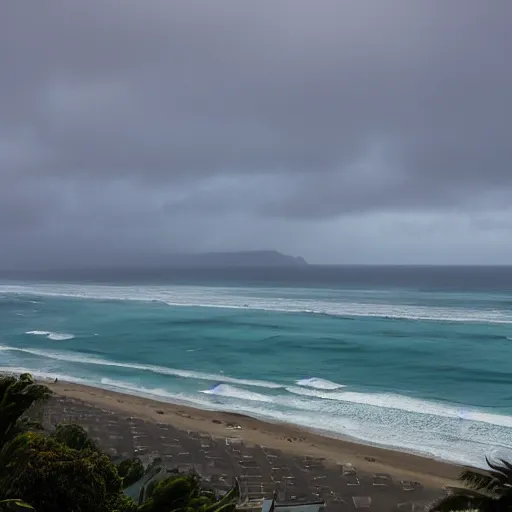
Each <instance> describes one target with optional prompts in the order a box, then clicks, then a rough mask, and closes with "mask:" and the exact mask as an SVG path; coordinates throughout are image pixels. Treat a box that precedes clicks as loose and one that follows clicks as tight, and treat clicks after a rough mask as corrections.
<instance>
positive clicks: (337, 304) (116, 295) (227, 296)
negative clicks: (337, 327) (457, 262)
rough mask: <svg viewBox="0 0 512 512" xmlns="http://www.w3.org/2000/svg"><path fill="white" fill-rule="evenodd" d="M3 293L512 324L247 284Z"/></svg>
mask: <svg viewBox="0 0 512 512" xmlns="http://www.w3.org/2000/svg"><path fill="white" fill-rule="evenodd" d="M0 294H11V295H12V294H15V295H29V296H47V297H69V298H76V299H93V300H117V301H139V302H158V303H162V304H167V305H170V306H182V307H209V308H226V309H245V310H247V309H249V310H263V311H277V312H285V313H309V314H322V315H328V316H334V317H379V318H389V319H408V320H429V321H442V322H479V323H495V324H512V312H510V310H509V309H508V308H507V309H503V308H502V309H482V308H480V309H476V308H471V307H454V306H446V307H443V306H435V305H417V304H407V303H406V304H402V303H383V302H371V301H370V302H369V300H371V299H370V298H369V297H365V296H364V295H360V296H355V297H354V296H346V297H339V298H337V300H335V301H332V300H325V299H323V298H321V297H317V298H303V297H297V296H289V297H260V296H256V295H254V294H251V293H250V291H249V290H248V289H244V288H221V287H194V286H137V287H135V286H119V285H117V286H115V285H64V284H60V285H44V284H40V285H32V286H28V285H0Z"/></svg>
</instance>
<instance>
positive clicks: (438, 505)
mask: <svg viewBox="0 0 512 512" xmlns="http://www.w3.org/2000/svg"><path fill="white" fill-rule="evenodd" d="M486 499H489V498H485V496H481V497H480V498H475V497H473V496H468V495H467V494H450V495H449V496H445V497H444V498H442V499H441V500H439V501H437V502H435V503H434V504H433V505H432V506H431V507H430V509H429V510H430V512H453V511H454V510H482V504H483V503H484V502H485V500H486Z"/></svg>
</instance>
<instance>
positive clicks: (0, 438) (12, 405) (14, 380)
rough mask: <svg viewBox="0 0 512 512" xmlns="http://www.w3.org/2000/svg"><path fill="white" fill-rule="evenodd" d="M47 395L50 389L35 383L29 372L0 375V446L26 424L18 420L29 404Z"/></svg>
mask: <svg viewBox="0 0 512 512" xmlns="http://www.w3.org/2000/svg"><path fill="white" fill-rule="evenodd" d="M48 396H50V390H49V389H48V388H47V387H46V386H43V385H40V384H35V382H34V379H33V378H32V375H30V374H29V373H24V374H22V375H20V377H16V376H14V375H4V376H0V448H1V447H2V446H3V444H4V443H6V442H7V441H8V440H9V439H12V438H13V437H14V436H15V435H17V434H18V433H19V431H20V429H21V428H22V427H23V426H26V425H23V423H21V422H19V420H20V418H21V417H22V416H23V414H25V412H27V410H28V409H29V408H30V406H31V405H32V404H33V403H34V402H37V401H38V400H43V399H45V398H47V397H48Z"/></svg>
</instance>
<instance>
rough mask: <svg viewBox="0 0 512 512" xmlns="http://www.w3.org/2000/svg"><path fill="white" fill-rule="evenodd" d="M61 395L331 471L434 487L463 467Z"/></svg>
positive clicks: (58, 391)
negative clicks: (344, 469)
mask: <svg viewBox="0 0 512 512" xmlns="http://www.w3.org/2000/svg"><path fill="white" fill-rule="evenodd" d="M45 384H47V385H48V386H49V387H50V388H51V389H52V390H53V391H54V393H55V395H56V396H57V397H62V398H64V399H70V400H72V401H73V402H75V403H77V401H78V402H81V403H83V404H88V405H91V406H93V407H96V408H98V409H101V410H107V411H111V412H112V413H115V414H117V415H119V416H123V417H126V418H135V419H138V420H142V421H144V422H147V423H153V424H155V425H156V424H158V425H169V426H172V427H173V428H174V429H177V430H179V431H184V432H191V431H193V432H198V433H202V434H205V435H209V436H211V438H212V439H216V440H225V439H230V438H236V439H237V440H239V441H243V442H244V443H246V444H248V445H259V446H261V447H266V448H268V449H271V450H277V451H280V452H283V454H287V455H290V456H298V457H311V458H315V459H319V460H323V464H324V465H325V466H326V467H330V468H340V467H341V466H342V465H343V464H347V463H349V464H352V465H353V466H354V467H357V469H358V471H361V472H363V473H368V474H376V473H385V474H388V475H390V476H391V477H392V478H393V479H396V480H397V481H400V480H413V481H417V482H420V483H421V484H422V485H423V486H425V487H427V488H430V489H441V488H442V487H443V486H445V485H450V484H453V483H454V481H455V480H456V478H457V475H458V474H459V472H460V470H461V468H460V467H459V466H456V465H453V464H450V463H446V462H442V461H437V460H432V459H428V458H426V457H421V456H417V455H412V454H408V453H403V452H399V451H395V450H389V449H384V448H378V447H373V446H367V445H363V444H359V443H356V442H354V441H352V440H343V439H335V438H330V437H327V436H324V435H319V434H317V433H313V432H311V431H308V430H306V429H303V428H300V427H297V426H295V425H289V424H283V423H269V422H265V421H261V420H258V419H254V418H250V417H248V416H243V415H239V414H232V413H224V412H215V411H205V410H200V409H196V408H192V407H188V406H184V405H179V404H170V403H166V402H160V401H154V400H150V399H146V398H140V397H137V396H132V395H126V394H121V393H116V392H113V391H105V390H102V389H98V388H93V387H88V386H83V385H78V384H70V383H65V382H59V383H51V384H48V383H46V382H45Z"/></svg>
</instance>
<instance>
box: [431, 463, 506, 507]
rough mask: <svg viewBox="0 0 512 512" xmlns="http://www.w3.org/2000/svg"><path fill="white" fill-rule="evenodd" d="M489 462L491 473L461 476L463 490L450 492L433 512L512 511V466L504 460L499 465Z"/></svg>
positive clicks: (470, 471) (463, 474) (469, 473)
mask: <svg viewBox="0 0 512 512" xmlns="http://www.w3.org/2000/svg"><path fill="white" fill-rule="evenodd" d="M486 461H487V465H488V466H489V468H490V469H489V470H488V471H475V470H472V469H466V470H464V471H463V472H462V473H461V475H460V480H461V483H462V484H463V487H452V488H449V493H448V495H447V496H446V497H444V498H443V499H442V500H440V501H439V502H437V503H436V504H434V506H433V507H432V508H431V510H432V512H451V511H454V510H478V511H480V512H507V511H508V512H510V511H512V464H511V463H510V462H508V461H506V460H503V459H500V460H499V462H498V463H494V462H491V461H490V460H489V459H486Z"/></svg>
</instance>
